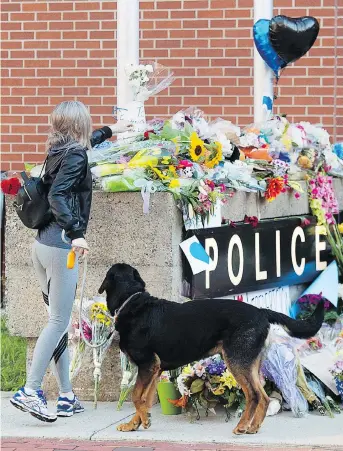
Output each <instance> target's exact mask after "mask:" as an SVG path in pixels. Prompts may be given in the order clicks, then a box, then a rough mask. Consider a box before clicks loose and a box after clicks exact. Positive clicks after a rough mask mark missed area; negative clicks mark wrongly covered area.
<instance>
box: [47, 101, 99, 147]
mask: <svg viewBox="0 0 343 451" xmlns="http://www.w3.org/2000/svg"><path fill="white" fill-rule="evenodd" d="M50 127H51V128H50V133H49V136H48V139H47V142H46V147H47V149H50V148H51V147H53V146H54V145H56V144H58V143H64V142H68V141H69V140H70V139H73V140H75V141H77V142H78V143H80V144H81V146H83V147H86V148H87V149H91V143H90V138H91V133H92V118H91V115H90V114H89V111H88V109H87V107H86V106H85V105H84V104H83V103H82V102H78V101H76V100H68V101H65V102H62V103H60V104H59V105H57V106H56V107H55V109H54V111H53V112H52V113H51V115H50Z"/></svg>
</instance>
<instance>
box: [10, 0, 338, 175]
mask: <svg viewBox="0 0 343 451" xmlns="http://www.w3.org/2000/svg"><path fill="white" fill-rule="evenodd" d="M140 3H141V57H142V58H145V59H154V60H157V61H159V62H160V63H162V64H165V65H168V66H169V67H172V68H173V69H174V70H175V75H176V76H177V81H176V82H175V83H174V84H173V86H172V87H171V88H170V89H169V92H167V91H166V92H164V93H162V94H160V95H159V96H158V97H156V98H154V99H152V100H150V101H149V104H148V108H147V112H148V114H149V115H150V116H152V115H162V116H169V115H170V114H172V113H174V112H176V111H178V109H180V108H181V107H184V106H188V105H197V106H199V107H202V108H203V109H204V110H205V112H206V113H207V114H208V115H209V116H211V117H217V116H222V117H225V118H227V119H230V120H232V121H233V122H236V123H238V124H239V125H241V126H242V125H247V124H249V123H250V122H251V120H252V114H253V99H252V94H253V80H252V75H253V60H252V56H253V41H252V25H253V9H252V6H253V0H175V1H173V0H172V1H169V0H150V1H145V0H141V2H140ZM336 3H337V4H336ZM335 4H336V7H335ZM338 4H340V7H338ZM274 5H275V14H279V13H281V12H282V13H283V14H285V15H291V16H293V17H299V16H301V15H314V16H315V17H317V18H318V19H319V20H320V23H321V31H320V35H319V38H318V40H317V42H316V44H315V46H314V47H313V49H312V50H311V51H310V54H309V55H307V56H306V57H304V58H303V59H302V60H301V61H298V62H297V63H296V64H294V65H292V66H291V67H289V68H287V69H286V70H285V72H284V73H283V76H282V78H281V81H280V83H279V87H278V88H277V93H278V95H279V99H278V101H277V108H276V110H277V111H278V112H282V113H288V115H289V117H290V118H291V119H294V120H309V121H311V122H315V123H316V122H321V123H322V124H323V125H324V126H325V127H326V128H327V129H328V130H329V132H330V133H332V134H335V139H343V69H342V66H343V64H342V63H343V33H342V29H343V27H342V25H343V17H342V16H343V7H342V6H343V1H342V0H275V1H274ZM337 30H340V31H337ZM338 34H339V35H338ZM335 35H336V38H335ZM2 40H3V42H2V58H3V61H2V96H3V97H2V138H1V142H2V162H1V169H8V168H10V167H11V168H12V169H21V168H22V167H23V163H24V162H37V161H41V159H42V152H43V151H44V141H45V140H46V134H47V130H48V125H47V124H48V115H49V113H50V112H51V110H52V108H53V106H54V105H56V104H57V103H58V102H60V101H62V100H66V99H78V100H81V101H83V102H85V103H86V104H87V105H89V107H90V110H91V113H92V116H93V120H94V124H95V125H101V124H106V123H109V122H112V120H113V119H112V117H111V110H112V106H113V105H115V103H116V101H115V86H116V79H115V72H116V59H115V58H116V2H111V1H106V0H103V1H71V0H69V1H68V0H66V1H61V0H56V1H53V0H51V1H43V0H38V1H32V0H31V1H30V0H29V1H26V0H2ZM335 47H336V49H335ZM335 56H336V62H335ZM335 75H336V84H335Z"/></svg>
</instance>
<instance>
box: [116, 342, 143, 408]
mask: <svg viewBox="0 0 343 451" xmlns="http://www.w3.org/2000/svg"><path fill="white" fill-rule="evenodd" d="M120 366H121V371H122V380H121V383H120V395H119V400H118V404H117V410H120V409H121V408H122V407H123V404H124V402H125V401H126V400H127V398H128V396H129V395H130V393H131V392H132V390H133V387H134V386H135V383H136V379H137V374H138V367H137V365H135V364H134V363H133V362H131V360H129V359H128V358H127V356H126V355H125V354H124V353H123V352H121V351H120Z"/></svg>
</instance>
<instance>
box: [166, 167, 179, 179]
mask: <svg viewBox="0 0 343 451" xmlns="http://www.w3.org/2000/svg"><path fill="white" fill-rule="evenodd" d="M168 170H169V172H171V173H172V174H173V175H174V176H175V177H177V173H176V169H175V166H173V165H170V166H169V168H168Z"/></svg>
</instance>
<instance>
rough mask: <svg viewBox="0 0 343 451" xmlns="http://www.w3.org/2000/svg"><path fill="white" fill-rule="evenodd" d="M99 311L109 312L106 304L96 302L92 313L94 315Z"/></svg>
mask: <svg viewBox="0 0 343 451" xmlns="http://www.w3.org/2000/svg"><path fill="white" fill-rule="evenodd" d="M98 310H100V311H104V312H108V308H107V306H106V305H105V304H103V303H102V302H94V304H93V305H92V306H91V312H92V313H94V312H95V311H98Z"/></svg>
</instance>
